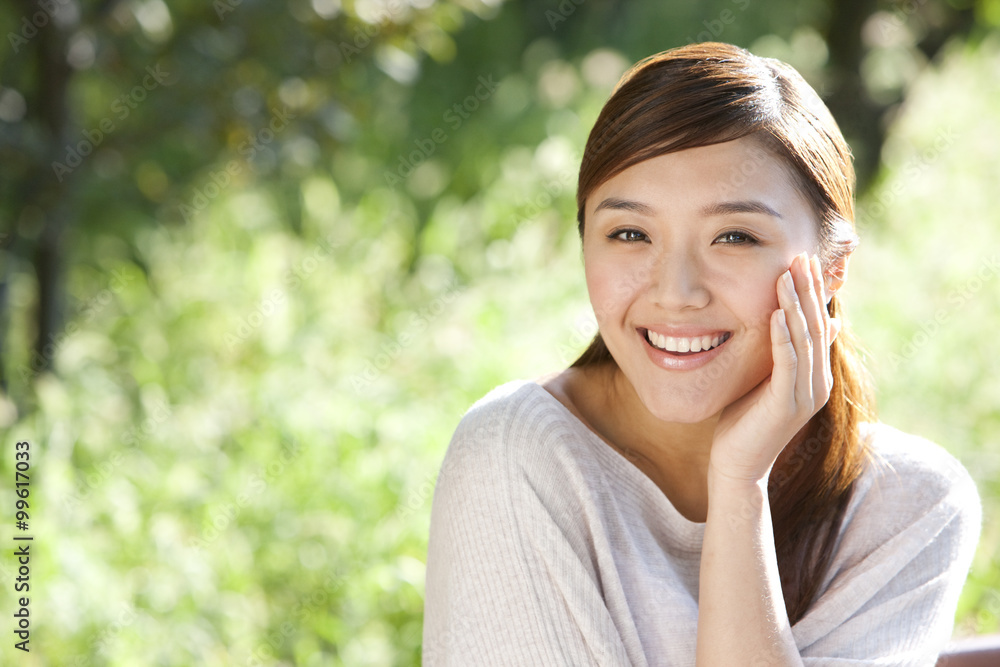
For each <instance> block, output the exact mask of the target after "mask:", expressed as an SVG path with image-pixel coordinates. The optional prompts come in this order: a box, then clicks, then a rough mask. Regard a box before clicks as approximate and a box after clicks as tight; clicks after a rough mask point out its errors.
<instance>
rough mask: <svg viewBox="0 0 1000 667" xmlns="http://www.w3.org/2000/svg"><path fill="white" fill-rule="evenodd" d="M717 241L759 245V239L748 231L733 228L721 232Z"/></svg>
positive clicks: (728, 243) (730, 243)
mask: <svg viewBox="0 0 1000 667" xmlns="http://www.w3.org/2000/svg"><path fill="white" fill-rule="evenodd" d="M715 243H723V244H726V245H757V244H758V243H759V241H757V239H755V238H754V237H753V236H751V235H750V234H747V233H746V232H741V231H739V230H733V231H729V232H723V233H722V234H720V235H719V236H718V238H716V239H715Z"/></svg>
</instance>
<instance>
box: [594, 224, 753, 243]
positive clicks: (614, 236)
mask: <svg viewBox="0 0 1000 667" xmlns="http://www.w3.org/2000/svg"><path fill="white" fill-rule="evenodd" d="M627 234H635V235H638V236H641V237H642V238H639V239H631V240H629V239H623V238H618V237H620V236H623V235H627ZM730 236H741V237H743V240H742V241H724V242H723V245H760V241H758V240H757V239H756V238H755V237H754V236H753V235H752V234H750V233H748V232H744V231H742V230H739V229H731V230H729V231H727V232H723V233H721V234H719V236H717V237H716V239H715V241H713V242H712V243H713V244H714V243H715V242H716V241H718V240H719V239H721V238H725V237H730ZM608 238H609V239H611V240H612V241H621V242H622V243H641V242H649V237H647V236H646V235H645V234H644V233H643V232H640V231H639V230H638V229H629V228H626V229H616V230H614V231H613V232H611V233H610V234H608Z"/></svg>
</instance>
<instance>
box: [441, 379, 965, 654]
mask: <svg viewBox="0 0 1000 667" xmlns="http://www.w3.org/2000/svg"><path fill="white" fill-rule="evenodd" d="M865 437H869V438H871V442H872V446H873V449H874V451H875V452H876V453H877V454H878V455H879V456H880V457H881V459H882V462H881V463H880V464H879V465H877V466H872V467H871V468H870V469H869V470H868V471H867V472H866V473H865V474H864V475H863V476H862V477H861V478H860V479H859V480H858V483H857V484H856V490H855V492H854V496H853V499H852V501H851V504H850V506H849V508H848V511H847V514H846V517H845V519H844V523H843V528H842V532H841V535H840V538H839V540H838V542H837V545H836V553H835V555H834V559H833V563H832V567H831V568H830V571H829V573H828V574H827V576H826V578H825V580H824V582H823V584H822V587H821V594H820V596H819V598H818V599H817V601H816V602H815V603H814V604H813V606H812V608H811V609H810V610H809V612H808V613H807V614H806V615H805V617H804V618H802V620H800V621H799V622H798V623H797V624H795V626H794V627H793V629H792V630H793V633H794V636H795V640H796V643H797V645H798V647H799V650H800V652H801V655H802V657H803V659H804V662H805V664H806V665H831V666H833V665H836V666H845V667H846V666H847V665H852V666H857V665H933V664H934V661H935V657H936V655H937V653H938V651H939V650H940V649H941V648H942V646H943V645H944V643H945V642H946V641H947V640H948V638H949V636H950V634H951V629H952V622H953V616H954V613H955V607H956V604H957V600H958V595H959V592H960V591H961V588H962V584H963V582H964V580H965V576H966V573H967V571H968V568H969V564H970V562H971V559H972V555H973V552H974V550H975V546H976V543H977V541H978V538H979V530H980V521H981V508H980V503H979V496H978V494H977V492H976V488H975V485H974V483H973V482H972V480H971V478H970V477H969V475H968V473H967V472H966V471H965V469H964V468H963V467H962V466H961V464H960V463H959V462H958V461H956V460H955V459H954V458H953V457H952V456H951V455H949V454H948V453H946V452H945V451H944V450H943V449H941V448H940V447H938V446H937V445H934V444H933V443H930V442H928V441H926V440H923V439H921V438H918V437H915V436H912V435H907V434H905V433H902V432H900V431H898V430H896V429H893V428H891V427H889V426H886V425H883V424H875V425H866V428H865ZM704 528H705V525H704V524H703V523H693V522H691V521H688V520H687V519H685V518H684V517H683V516H681V515H680V514H679V513H678V512H677V510H676V509H675V508H674V507H673V506H672V505H671V504H670V502H669V501H668V500H667V498H666V497H665V496H664V495H663V493H662V492H661V491H660V489H659V488H658V487H657V486H656V485H655V484H654V483H653V482H652V481H651V480H650V479H649V478H647V477H646V476H645V475H644V474H643V473H642V472H641V471H640V470H639V469H638V468H636V467H635V466H634V465H633V464H632V463H630V462H629V461H627V460H626V459H625V458H623V457H622V456H621V455H619V454H618V453H617V452H616V451H614V450H613V449H612V448H610V447H608V446H607V445H606V444H605V443H604V442H603V441H601V440H600V439H599V438H598V437H597V436H596V435H595V434H594V433H593V432H591V431H590V430H589V429H588V428H587V427H586V426H584V425H583V424H582V423H581V422H580V421H579V420H578V419H577V418H576V417H574V416H573V415H572V414H571V413H570V412H569V411H568V410H567V409H566V408H565V406H563V405H562V404H561V403H559V402H558V401H557V400H556V399H555V398H554V397H552V396H551V395H550V394H549V393H548V392H547V391H546V390H545V389H544V388H542V387H541V386H539V385H538V384H535V383H534V382H530V381H516V382H510V383H508V384H505V385H503V386H501V387H498V388H497V389H495V390H494V391H492V392H490V394H488V395H487V396H486V397H485V398H483V399H482V400H480V401H479V402H478V403H476V405H475V406H473V408H472V409H471V410H470V411H469V412H468V414H467V415H466V416H465V418H464V419H463V420H462V422H461V424H460V425H459V427H458V430H457V431H456V433H455V436H454V438H453V439H452V442H451V445H450V446H449V448H448V451H447V454H446V455H445V459H444V463H443V465H442V469H441V474H440V476H439V478H438V482H437V486H436V489H435V494H434V504H433V510H432V515H431V530H430V546H429V550H428V558H427V579H426V602H425V613H424V636H423V638H424V644H423V659H424V664H425V665H428V666H435V665H456V666H458V665H461V666H462V667H467V666H470V665H490V666H499V665H533V666H534V665H539V666H557V665H634V666H640V665H678V666H681V665H684V666H687V665H694V662H695V661H694V655H695V636H696V631H697V626H698V569H699V561H700V556H701V544H702V538H703V535H704ZM754 664H766V661H757V662H755V660H754V658H753V657H752V656H748V658H747V665H754Z"/></svg>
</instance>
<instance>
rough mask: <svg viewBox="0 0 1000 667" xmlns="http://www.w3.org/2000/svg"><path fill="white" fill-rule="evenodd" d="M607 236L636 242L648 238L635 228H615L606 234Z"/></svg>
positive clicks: (626, 241) (627, 241)
mask: <svg viewBox="0 0 1000 667" xmlns="http://www.w3.org/2000/svg"><path fill="white" fill-rule="evenodd" d="M608 238H609V239H615V240H618V241H624V242H625V243H638V242H641V241H647V240H648V239H647V238H646V235H645V234H643V233H642V232H640V231H639V230H637V229H617V230H615V231H613V232H611V233H610V234H608Z"/></svg>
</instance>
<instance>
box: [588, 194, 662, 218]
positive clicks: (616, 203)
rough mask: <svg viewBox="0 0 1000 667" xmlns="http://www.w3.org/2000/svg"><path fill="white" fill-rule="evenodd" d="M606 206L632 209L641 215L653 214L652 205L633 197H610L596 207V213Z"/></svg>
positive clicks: (622, 209)
mask: <svg viewBox="0 0 1000 667" xmlns="http://www.w3.org/2000/svg"><path fill="white" fill-rule="evenodd" d="M606 208H607V209H611V210H613V211H631V212H632V213H638V214H639V215H653V207H652V206H649V205H648V204H643V203H642V202H638V201H634V200H631V199H619V198H618V197H608V198H607V199H605V200H604V201H602V202H601V203H600V204H598V205H597V208H595V209H594V213H597V212H598V211H602V210H604V209H606Z"/></svg>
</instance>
